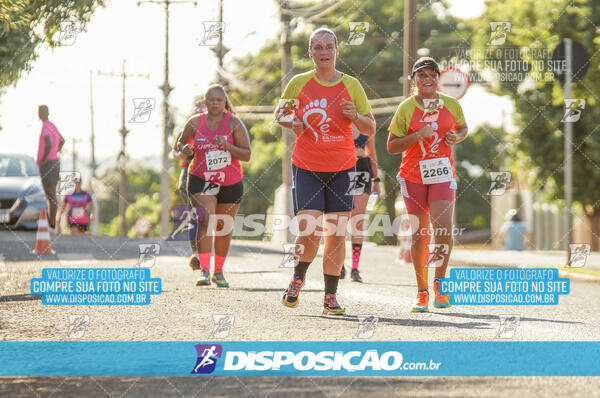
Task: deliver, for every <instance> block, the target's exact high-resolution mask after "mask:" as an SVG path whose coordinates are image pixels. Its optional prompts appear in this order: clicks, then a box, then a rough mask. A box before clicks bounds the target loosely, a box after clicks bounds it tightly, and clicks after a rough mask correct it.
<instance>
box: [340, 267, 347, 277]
mask: <svg viewBox="0 0 600 398" xmlns="http://www.w3.org/2000/svg"><path fill="white" fill-rule="evenodd" d="M345 277H346V266H345V265H342V270H341V271H340V279H344V278H345Z"/></svg>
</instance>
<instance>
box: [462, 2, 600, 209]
mask: <svg viewBox="0 0 600 398" xmlns="http://www.w3.org/2000/svg"><path fill="white" fill-rule="evenodd" d="M547 3H548V4H546V5H544V6H543V7H540V3H539V2H538V1H535V0H507V1H503V2H498V3H496V2H494V3H492V2H488V3H487V8H486V11H485V12H484V14H483V15H482V17H481V18H479V19H478V20H477V21H473V22H472V24H471V25H472V27H473V29H474V36H473V48H481V47H485V46H486V45H485V43H486V41H487V40H488V38H489V28H488V25H487V23H488V22H491V21H511V23H512V29H511V31H510V33H508V36H507V40H506V42H505V44H504V45H503V46H504V47H521V48H523V47H525V48H528V49H544V48H546V49H549V50H550V51H552V50H553V49H554V48H555V47H556V46H557V45H558V44H559V43H560V41H561V40H562V39H563V38H572V39H573V40H576V41H578V42H580V43H581V44H583V46H584V47H586V49H587V51H588V53H589V54H590V56H591V59H590V66H589V69H588V72H587V74H586V76H585V77H584V78H583V79H582V80H581V81H579V82H577V83H574V84H573V86H572V94H571V98H583V99H585V100H586V107H585V109H584V110H583V112H582V115H581V118H580V120H579V121H578V122H577V123H574V124H573V150H574V153H573V180H574V181H575V182H576V183H575V184H574V186H573V189H574V191H573V198H574V200H575V201H579V202H580V203H581V204H583V205H584V206H586V205H587V206H589V207H593V208H596V209H598V208H600V206H599V205H598V202H597V200H598V186H599V185H600V166H599V165H600V140H599V139H598V129H597V120H598V119H599V118H600V108H599V107H598V97H597V93H598V91H599V83H598V82H599V81H600V59H599V58H598V57H597V56H595V55H594V54H596V53H597V52H598V50H599V49H600V35H599V33H598V30H597V28H596V27H597V26H598V25H599V24H600V3H599V2H597V1H588V0H579V1H569V0H553V1H551V2H547ZM525 60H526V61H527V62H528V63H529V64H530V65H531V61H532V60H531V59H528V58H525ZM546 60H547V59H544V61H546ZM494 91H495V92H496V93H497V94H506V95H509V96H510V97H511V99H512V100H513V101H514V104H515V110H516V117H515V120H516V124H517V126H518V127H519V131H518V132H517V133H516V134H513V135H511V136H510V137H509V140H510V142H511V144H513V146H512V147H511V148H509V149H510V153H511V154H512V155H513V156H514V158H515V159H514V168H513V172H514V173H516V175H517V177H518V178H519V179H521V180H522V181H527V182H528V183H530V184H533V185H534V187H535V188H537V189H542V188H543V189H544V190H545V191H546V192H547V193H549V194H550V195H551V196H553V197H554V198H562V197H564V192H563V186H564V174H563V162H564V147H563V143H564V137H563V133H562V131H563V128H564V124H563V123H562V122H561V119H562V117H563V114H564V109H563V107H564V104H563V100H564V91H563V87H562V85H561V84H560V82H558V81H544V79H538V80H530V81H528V82H523V83H522V82H517V83H516V84H515V82H498V83H497V84H495V85H494ZM513 175H514V174H513Z"/></svg>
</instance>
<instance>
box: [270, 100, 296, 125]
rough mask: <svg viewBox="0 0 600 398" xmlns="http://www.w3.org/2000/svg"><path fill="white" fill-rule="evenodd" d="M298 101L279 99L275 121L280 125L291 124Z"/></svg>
mask: <svg viewBox="0 0 600 398" xmlns="http://www.w3.org/2000/svg"><path fill="white" fill-rule="evenodd" d="M299 103H300V101H298V100H297V99H281V100H279V104H278V105H277V109H276V110H275V120H276V121H278V122H281V123H291V122H292V121H293V120H294V116H295V112H296V109H298V104H299Z"/></svg>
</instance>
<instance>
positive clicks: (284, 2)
mask: <svg viewBox="0 0 600 398" xmlns="http://www.w3.org/2000/svg"><path fill="white" fill-rule="evenodd" d="M288 5H289V4H288V0H281V7H280V10H279V12H280V13H279V17H280V20H281V29H282V30H281V40H280V46H281V92H283V90H284V89H285V87H286V86H287V84H288V82H289V81H290V80H291V78H292V72H293V68H292V27H291V17H290V15H289V14H288V13H287V10H288ZM281 130H282V133H283V147H284V152H283V159H282V162H281V174H282V178H281V186H280V187H279V188H277V190H276V191H275V203H274V212H273V213H274V214H275V215H277V216H289V217H291V216H293V215H292V197H291V187H292V170H291V167H292V166H291V163H292V148H293V145H294V138H293V133H292V130H290V129H286V128H283V127H282V128H281ZM272 241H273V242H275V243H289V242H291V241H292V236H291V234H290V232H289V228H285V229H280V230H277V231H275V230H274V231H273V235H272Z"/></svg>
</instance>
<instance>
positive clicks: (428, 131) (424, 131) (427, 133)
mask: <svg viewBox="0 0 600 398" xmlns="http://www.w3.org/2000/svg"><path fill="white" fill-rule="evenodd" d="M417 134H418V135H419V139H424V138H431V137H433V129H432V128H431V126H430V125H427V126H425V127H423V128H421V130H419V131H417Z"/></svg>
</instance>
